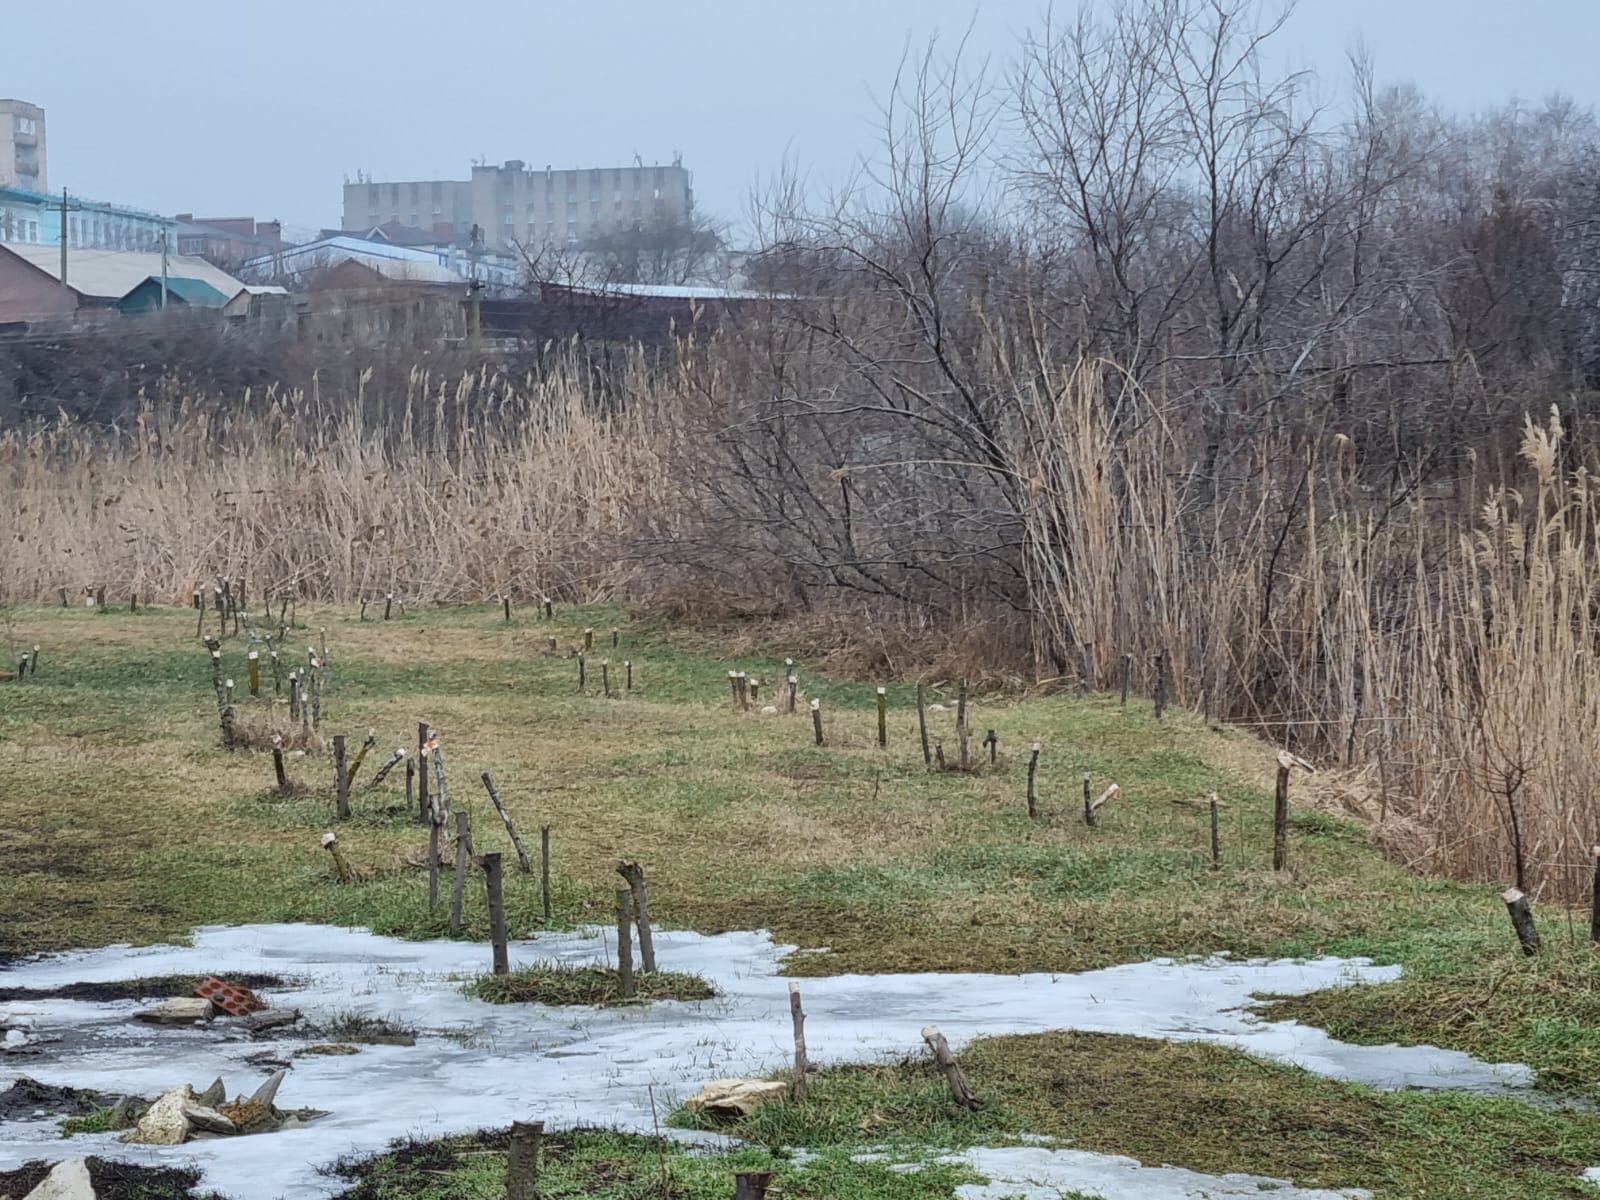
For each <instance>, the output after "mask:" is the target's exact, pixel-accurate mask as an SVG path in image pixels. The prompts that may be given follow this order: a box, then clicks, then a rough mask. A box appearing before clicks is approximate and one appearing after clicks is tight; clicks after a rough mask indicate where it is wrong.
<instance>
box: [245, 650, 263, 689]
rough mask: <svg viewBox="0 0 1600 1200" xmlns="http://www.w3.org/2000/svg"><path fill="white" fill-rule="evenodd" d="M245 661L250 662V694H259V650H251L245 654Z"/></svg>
mask: <svg viewBox="0 0 1600 1200" xmlns="http://www.w3.org/2000/svg"><path fill="white" fill-rule="evenodd" d="M245 661H246V662H247V663H249V664H250V694H251V695H252V696H259V695H261V652H260V651H259V650H252V651H250V653H249V654H247V655H245Z"/></svg>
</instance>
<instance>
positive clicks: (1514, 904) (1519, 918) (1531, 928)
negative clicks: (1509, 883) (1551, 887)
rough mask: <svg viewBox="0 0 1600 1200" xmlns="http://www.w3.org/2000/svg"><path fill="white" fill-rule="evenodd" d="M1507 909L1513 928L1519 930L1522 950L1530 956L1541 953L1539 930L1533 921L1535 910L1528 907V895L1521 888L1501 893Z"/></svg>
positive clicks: (1518, 937) (1518, 939) (1518, 934)
mask: <svg viewBox="0 0 1600 1200" xmlns="http://www.w3.org/2000/svg"><path fill="white" fill-rule="evenodd" d="M1500 899H1502V900H1504V901H1505V902H1506V911H1507V912H1508V913H1510V914H1511V928H1512V929H1514V930H1516V932H1517V941H1519V942H1521V943H1522V952H1523V953H1524V954H1526V955H1527V956H1528V957H1529V958H1532V957H1533V956H1534V955H1535V954H1538V953H1539V930H1538V928H1537V927H1536V926H1535V925H1534V923H1533V910H1532V909H1531V908H1529V907H1528V897H1527V896H1526V895H1525V894H1524V893H1523V892H1522V890H1521V889H1520V888H1510V889H1508V890H1507V891H1505V892H1503V893H1501V896H1500Z"/></svg>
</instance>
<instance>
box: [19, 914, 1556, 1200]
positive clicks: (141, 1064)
mask: <svg viewBox="0 0 1600 1200" xmlns="http://www.w3.org/2000/svg"><path fill="white" fill-rule="evenodd" d="M194 941H195V944H194V945H193V946H192V947H146V948H142V949H130V948H127V947H108V948H105V949H101V950H92V951H83V952H77V953H72V954H66V955H58V956H53V957H51V958H48V959H43V960H40V961H36V962H27V963H18V964H14V965H12V966H11V967H10V968H8V969H5V970H0V988H12V987H19V988H20V987H25V988H35V989H49V988H56V987H61V986H63V985H66V984H73V983H83V982H108V981H114V980H125V979H131V978H149V977H153V976H163V975H181V974H210V973H216V974H221V975H224V976H231V975H246V974H254V975H274V976H280V977H283V978H285V979H289V980H292V981H293V982H292V984H291V986H290V987H289V988H287V989H285V990H281V991H271V992H268V993H266V996H265V998H266V999H268V1000H269V1001H270V1003H271V1004H272V1005H274V1006H275V1007H280V1008H281V1007H295V1008H300V1009H302V1010H303V1011H304V1012H305V1014H306V1016H307V1018H308V1019H309V1020H311V1021H313V1022H315V1023H318V1024H327V1023H332V1022H333V1021H334V1020H335V1019H336V1018H338V1017H341V1016H346V1015H351V1014H356V1015H362V1016H368V1017H376V1018H384V1019H388V1020H391V1021H394V1022H397V1023H399V1024H402V1025H405V1026H409V1027H414V1028H416V1029H417V1030H418V1031H419V1033H420V1034H421V1035H422V1036H419V1038H418V1040H417V1044H416V1045H415V1046H409V1047H408V1046H367V1047H363V1048H362V1049H361V1051H360V1053H358V1054H355V1055H349V1056H317V1055H312V1056H304V1055H302V1056H300V1057H292V1056H293V1055H294V1054H295V1052H296V1051H297V1050H299V1049H302V1048H303V1047H304V1045H305V1043H304V1041H303V1039H297V1038H295V1037H293V1036H289V1037H283V1038H275V1036H274V1035H270V1034H269V1035H267V1036H265V1037H261V1038H256V1039H248V1038H246V1037H244V1036H243V1035H242V1034H240V1033H239V1032H238V1031H237V1030H235V1029H230V1023H229V1022H227V1021H222V1020H219V1021H217V1022H215V1023H213V1024H212V1025H211V1026H209V1027H204V1028H195V1027H183V1028H157V1027H149V1026H144V1025H138V1024H134V1023H132V1022H130V1021H129V1019H128V1018H129V1016H130V1015H131V1014H132V1013H133V1012H134V1011H136V1010H137V1009H138V1008H139V1007H141V1006H140V1005H139V1004H137V1003H135V1002H131V1001H106V1002H92V1001H83V1000H65V999H40V1000H28V1001H19V1002H12V1003H9V1004H6V1005H4V1006H0V1008H4V1009H6V1010H9V1011H10V1012H12V1013H13V1014H25V1015H28V1016H31V1017H32V1018H33V1020H34V1024H35V1028H36V1030H37V1031H38V1033H40V1034H41V1035H44V1036H46V1037H52V1036H53V1037H58V1038H60V1040H59V1041H58V1042H55V1043H45V1044H42V1045H40V1046H38V1047H36V1049H37V1050H38V1051H39V1052H38V1053H34V1054H19V1055H9V1056H6V1057H3V1058H0V1080H9V1079H10V1078H11V1077H14V1076H17V1075H22V1074H26V1075H29V1076H32V1077H33V1078H35V1079H38V1080H41V1081H43V1082H46V1083H57V1084H67V1085H70V1086H72V1087H76V1088H92V1089H95V1090H98V1091H103V1092H112V1093H135V1094H142V1095H145V1096H153V1095H155V1094H156V1093H158V1092H161V1091H164V1090H166V1089H168V1088H171V1087H174V1086H176V1085H178V1084H181V1083H190V1084H193V1085H195V1086H196V1087H203V1086H205V1084H207V1083H208V1082H210V1080H211V1079H213V1078H214V1077H216V1076H218V1075H221V1076H222V1077H223V1079H224V1080H225V1081H226V1083H227V1086H228V1092H229V1094H230V1095H233V1094H237V1093H240V1092H243V1093H246V1094H248V1093H249V1092H251V1091H253V1090H254V1088H255V1087H256V1085H257V1084H258V1083H260V1082H261V1080H262V1079H263V1078H264V1077H265V1075H266V1073H267V1072H266V1070H264V1069H263V1068H261V1067H259V1066H252V1065H251V1061H250V1060H254V1061H255V1062H256V1063H260V1062H262V1061H263V1060H264V1059H270V1058H274V1057H277V1058H281V1059H286V1060H292V1062H293V1069H292V1070H291V1071H290V1072H289V1076H288V1078H287V1079H286V1080H285V1081H284V1084H283V1087H282V1090H281V1091H280V1093H279V1104H280V1105H283V1106H285V1107H294V1108H301V1107H310V1108H317V1109H326V1110H328V1111H329V1112H330V1113H331V1114H332V1115H330V1116H328V1117H326V1118H324V1119H322V1120H319V1121H317V1122H315V1123H314V1124H311V1125H308V1126H305V1127H303V1128H298V1129H292V1130H287V1131H284V1132H281V1133H275V1134H268V1135H261V1136H256V1137H240V1138H227V1139H217V1140H212V1141H196V1142H190V1143H188V1144H186V1145H184V1146H181V1147H174V1148H171V1149H159V1148H151V1147H132V1146H122V1145H121V1144H120V1143H118V1142H117V1140H116V1135H112V1134H103V1135H91V1136H79V1137H76V1138H74V1139H72V1141H71V1142H67V1143H64V1142H62V1141H61V1139H60V1134H59V1130H58V1129H57V1127H56V1126H55V1124H54V1122H50V1121H12V1122H9V1123H7V1124H5V1125H0V1168H5V1167H10V1166H15V1165H17V1164H19V1163H21V1162H22V1161H24V1160H26V1159H29V1158H39V1157H50V1158H56V1157H60V1156H62V1155H63V1153H64V1152H66V1153H71V1154H91V1153H93V1154H101V1155H108V1156H117V1157H122V1158H127V1159H132V1160H137V1161H141V1162H152V1163H167V1164H171V1163H174V1162H180V1163H193V1164H195V1165H197V1166H199V1167H200V1168H202V1169H203V1170H204V1172H205V1176H206V1178H205V1184H206V1186H209V1187H214V1188H216V1189H218V1190H219V1191H222V1192H224V1193H226V1194H228V1195H230V1196H234V1197H238V1198H239V1200H258V1198H259V1200H272V1198H275V1197H279V1196H282V1197H285V1198H287V1200H302V1198H304V1200H310V1198H312V1197H323V1196H327V1195H329V1194H331V1193H332V1192H334V1191H336V1190H337V1187H336V1181H334V1180H331V1179H327V1178H324V1177H322V1176H319V1175H318V1174H317V1171H316V1166H317V1164H319V1163H326V1162H329V1161H331V1160H332V1159H334V1158H336V1157H337V1156H339V1155H341V1154H349V1153H371V1152H376V1151H379V1150H381V1149H383V1148H384V1147H385V1145H386V1144H387V1143H388V1141H389V1140H390V1139H391V1138H394V1137H398V1136H401V1135H405V1134H412V1135H423V1136H428V1135H435V1134H442V1133H449V1132H462V1131H467V1130H473V1129H479V1128H484V1127H492V1126H505V1125H508V1124H509V1123H510V1122H511V1121H512V1120H513V1119H543V1120H545V1121H546V1122H549V1123H551V1124H553V1125H575V1124H586V1125H601V1126H614V1127H617V1128H620V1129H623V1130H629V1131H634V1132H648V1131H649V1130H650V1129H651V1128H652V1127H653V1124H654V1122H653V1117H652V1112H651V1098H650V1092H651V1089H652V1088H653V1089H654V1093H655V1103H656V1107H657V1110H658V1113H659V1116H660V1117H662V1118H663V1119H664V1118H665V1116H666V1113H667V1111H668V1110H670V1109H671V1108H672V1107H673V1106H674V1104H675V1103H676V1101H677V1100H678V1099H680V1098H681V1097H683V1096H685V1095H688V1094H690V1093H692V1092H694V1091H696V1090H697V1089H698V1088H699V1086H700V1085H701V1084H702V1083H704V1082H705V1081H706V1080H708V1079H713V1078H718V1077H724V1076H734V1075H762V1074H767V1073H770V1072H771V1071H773V1070H774V1069H781V1067H782V1066H783V1065H784V1064H785V1063H786V1062H788V1061H789V1059H790V1056H791V1054H792V1049H793V1047H792V1043H791V1041H790V1037H791V1033H790V1019H789V995H788V984H789V981H788V979H787V978H784V977H780V976H779V975H777V973H776V972H777V970H778V965H779V962H780V960H781V959H782V957H783V956H784V954H785V952H786V949H787V948H786V947H783V946H779V945H775V944H773V943H772V941H771V940H770V939H769V938H768V937H767V936H766V935H764V934H759V933H731V934H722V935H717V936H712V937H707V936H702V935H699V934H693V933H674V932H658V933H657V934H656V947H657V955H658V959H659V963H660V966H661V967H662V969H663V970H675V971H686V972H693V973H697V974H700V975H703V976H705V977H706V978H707V979H708V980H710V981H711V982H712V983H713V984H714V985H715V987H716V988H717V991H718V993H719V994H718V996H717V997H716V998H715V999H712V1000H704V1001H696V1002H675V1001H661V1002H657V1003H655V1004H653V1005H650V1006H649V1007H647V1008H622V1009H606V1010H596V1009H589V1008H565V1009H555V1008H546V1007H542V1006H535V1005H529V1006H497V1005H490V1004H485V1003H483V1002H480V1001H477V1000H472V999H469V998H467V997H465V996H463V995H462V994H461V992H460V990H459V979H458V978H457V977H459V976H464V975H471V974H476V973H478V972H481V971H483V970H485V969H486V968H487V966H488V961H489V953H488V948H487V947H486V946H481V945H472V944H467V943H461V942H443V941H441V942H405V941H398V940H395V939H391V938H382V937H376V936H374V935H372V934H369V933H366V932H364V931H362V930H346V929H333V928H327V927H320V926H306V925H264V926H244V927H236V928H206V929H200V930H197V931H196V933H195V939H194ZM607 951H608V945H607V943H606V940H605V937H604V934H601V933H578V934H550V935H544V936H541V937H538V938H536V939H532V940H529V941H523V942H515V943H513V944H512V948H511V959H512V965H513V967H515V966H517V965H518V964H532V963H535V962H539V961H556V962H563V963H568V964H574V965H581V964H590V963H594V962H604V961H606V959H607V957H608V953H607ZM1398 974H1399V969H1398V968H1395V967H1373V966H1371V965H1369V964H1366V963H1364V962H1361V961H1358V960H1341V959H1317V960H1312V961H1307V962H1288V961H1278V962H1265V961H1257V962H1239V961H1233V960H1229V959H1225V958H1219V959H1212V960H1208V961H1205V962H1173V961H1170V960H1157V961H1153V962H1147V963H1137V964H1131V965H1127V966H1120V967H1112V968H1109V969H1107V970H1102V971H1092V972H1087V973H1084V974H1079V975H1037V974H1036V975H1020V976H996V975H937V974H927V975H865V976H835V977H832V978H827V979H811V978H807V979H804V980H802V981H801V992H802V996H803V998H804V1003H805V1009H806V1014H807V1022H806V1040H807V1043H808V1045H809V1048H810V1051H811V1056H812V1058H813V1059H814V1060H815V1061H816V1062H817V1063H818V1064H820V1065H822V1066H828V1065H830V1064H837V1063H870V1062H874V1061H880V1060H892V1059H899V1058H903V1057H905V1056H906V1055H907V1054H917V1053H921V1052H922V1051H923V1043H922V1039H921V1035H920V1030H921V1028H922V1027H923V1026H924V1025H928V1024H937V1025H938V1026H939V1027H940V1028H941V1029H942V1030H943V1031H944V1032H945V1034H946V1035H947V1036H948V1037H949V1038H950V1040H951V1042H952V1043H953V1044H955V1045H957V1046H958V1047H959V1045H960V1044H961V1043H963V1042H965V1041H968V1040H970V1039H972V1038H975V1037H980V1036H987V1035H994V1034H1013V1033H1038V1032H1044V1031H1048V1030H1056V1029H1076V1030H1084V1031H1090V1032H1104V1033H1126V1034H1135V1035H1139V1036H1142V1037H1161V1038H1169V1039H1173V1040H1192V1041H1205V1042H1214V1043H1217V1044H1220V1045H1224V1046H1230V1047H1233V1048H1236V1049H1239V1050H1243V1051H1246V1052H1248V1053H1251V1054H1256V1055H1260V1056H1262V1057H1265V1058H1272V1059H1277V1060H1279V1061H1283V1062H1289V1063H1294V1064H1297V1065H1299V1066H1302V1067H1305V1068H1307V1069H1309V1070H1311V1071H1315V1072H1317V1073H1319V1074H1322V1075H1328V1076H1332V1077H1334V1078H1339V1079H1349V1080H1355V1081H1359V1082H1363V1083H1368V1084H1373V1085H1375V1086H1378V1087H1384V1088H1395V1087H1438V1088H1468V1089H1475V1090H1495V1091H1499V1090H1506V1089H1512V1088H1519V1087H1523V1086H1525V1085H1526V1084H1528V1083H1529V1082H1530V1081H1531V1073H1530V1072H1529V1071H1528V1069H1527V1068H1525V1067H1521V1066H1515V1065H1492V1064H1485V1063H1481V1062H1478V1061H1476V1060H1474V1059H1472V1058H1470V1057H1468V1056H1467V1055H1464V1054H1460V1053H1457V1052H1455V1051H1447V1050H1437V1049H1432V1048H1428V1047H1417V1048H1399V1047H1393V1046H1383V1047H1365V1046H1350V1045H1346V1044H1344V1043H1341V1042H1337V1041H1334V1040H1333V1039H1332V1038H1329V1037H1328V1036H1327V1035H1326V1034H1324V1033H1322V1032H1321V1031H1320V1030H1316V1029H1311V1028H1307V1027H1304V1026H1300V1025H1296V1024H1294V1023H1293V1022H1265V1021H1262V1020H1260V1019H1258V1018H1256V1017H1254V1016H1252V1015H1251V1014H1250V1012H1249V1011H1248V1006H1249V1004H1250V996H1251V994H1252V993H1258V992H1262V993H1284V994H1297V993H1302V992H1308V991H1315V990H1318V989H1321V988H1325V987H1332V986H1337V985H1340V984H1352V983H1362V982H1382V981H1387V980H1390V979H1393V978H1395V977H1396V976H1397V975H1398ZM974 1154H975V1155H976V1156H978V1157H976V1158H974V1160H973V1161H974V1163H975V1165H978V1166H979V1167H980V1169H982V1170H983V1171H985V1173H992V1174H993V1175H994V1176H995V1177H996V1186H999V1178H1000V1177H1002V1176H1005V1177H1008V1178H1009V1177H1010V1175H1011V1172H1012V1169H1013V1168H1015V1169H1016V1170H1017V1171H1019V1172H1021V1174H1020V1175H1019V1176H1018V1177H1017V1178H1016V1179H1014V1180H1012V1184H1015V1185H1022V1184H1026V1183H1027V1180H1028V1178H1031V1176H1029V1175H1028V1174H1027V1173H1028V1172H1039V1171H1045V1170H1046V1169H1047V1168H1048V1170H1049V1172H1051V1174H1050V1176H1049V1180H1050V1181H1049V1182H1048V1183H1043V1184H1041V1185H1040V1186H1041V1187H1044V1188H1053V1189H1054V1191H1051V1190H1044V1191H1039V1192H1037V1193H1036V1194H1038V1195H1045V1196H1053V1195H1054V1194H1055V1191H1059V1190H1061V1189H1063V1188H1068V1189H1070V1188H1079V1189H1082V1190H1086V1191H1088V1192H1090V1193H1091V1194H1093V1193H1096V1192H1099V1193H1101V1194H1104V1195H1106V1196H1107V1197H1120V1196H1129V1197H1132V1196H1134V1195H1139V1196H1163V1197H1164V1196H1172V1197H1187V1196H1201V1195H1213V1196H1228V1195H1234V1194H1239V1195H1247V1194H1261V1193H1260V1190H1259V1189H1260V1186H1261V1185H1263V1184H1266V1185H1268V1186H1270V1183H1271V1181H1266V1180H1253V1179H1252V1180H1244V1179H1243V1177H1240V1180H1239V1181H1230V1180H1227V1179H1219V1178H1216V1177H1211V1176H1200V1175H1194V1174H1193V1173H1191V1172H1175V1173H1171V1174H1169V1175H1167V1176H1161V1175H1155V1174H1151V1173H1149V1172H1148V1171H1146V1170H1145V1169H1143V1168H1138V1167H1137V1165H1136V1164H1132V1163H1131V1162H1130V1160H1126V1159H1118V1158H1116V1157H1114V1156H1108V1155H1089V1154H1084V1153H1082V1152H1078V1151H1047V1150H1045V1149H1042V1148H1038V1147H1026V1148H1018V1149H1014V1150H1009V1151H1008V1150H994V1151H976V1152H974ZM1063 1155H1065V1156H1066V1157H1062V1156H1063ZM1041 1156H1046V1157H1041ZM1051 1156H1053V1157H1051ZM1074 1171H1076V1172H1077V1173H1078V1174H1077V1176H1075V1177H1074V1178H1070V1179H1069V1178H1064V1177H1063V1178H1061V1179H1060V1180H1057V1178H1056V1176H1057V1175H1058V1174H1060V1173H1062V1172H1065V1173H1066V1174H1071V1173H1072V1172H1074ZM1096 1180H1098V1181H1099V1182H1095V1181H1096ZM1012 1184H1008V1186H1012ZM1224 1186H1226V1187H1234V1188H1236V1190H1235V1191H1227V1190H1222V1189H1223V1187H1224ZM1138 1188H1142V1189H1143V1190H1130V1189H1138ZM1160 1188H1166V1189H1167V1190H1165V1191H1162V1190H1159V1189H1160ZM1118 1189H1120V1190H1118ZM1197 1189H1198V1190H1197ZM1252 1189H1256V1190H1254V1191H1252ZM1016 1191H1017V1187H1016V1186H1012V1191H1011V1192H1009V1193H1008V1192H1005V1191H1004V1190H1000V1191H994V1190H989V1191H972V1192H970V1193H969V1195H970V1196H971V1197H972V1198H973V1200H979V1198H981V1197H988V1196H996V1195H1008V1194H1015V1193H1016ZM1272 1194H1275V1195H1278V1196H1283V1197H1286V1198H1287V1197H1301V1198H1303V1200H1319V1198H1324V1197H1331V1196H1335V1195H1339V1194H1341V1193H1333V1192H1326V1191H1297V1190H1295V1189H1292V1188H1283V1189H1281V1190H1278V1191H1276V1192H1274V1193H1272ZM1349 1194H1352V1195H1353V1194H1355V1193H1349Z"/></svg>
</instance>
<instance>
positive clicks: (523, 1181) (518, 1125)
mask: <svg viewBox="0 0 1600 1200" xmlns="http://www.w3.org/2000/svg"><path fill="white" fill-rule="evenodd" d="M545 603H546V604H549V601H548V600H547V601H545ZM543 1140H544V1122H543V1121H513V1122H511V1151H510V1153H509V1154H508V1155H507V1156H506V1200H538V1196H539V1143H540V1142H542V1141H543Z"/></svg>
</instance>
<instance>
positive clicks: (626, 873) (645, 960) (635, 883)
mask: <svg viewBox="0 0 1600 1200" xmlns="http://www.w3.org/2000/svg"><path fill="white" fill-rule="evenodd" d="M617 874H618V875H621V876H622V877H623V879H625V880H627V881H628V891H629V892H631V893H632V894H633V917H634V920H635V922H636V923H637V924H638V926H639V969H640V970H641V971H645V972H650V971H654V970H655V969H656V941H655V936H654V935H653V934H652V933H651V932H650V903H649V900H648V899H647V898H646V896H645V887H644V868H643V867H641V866H640V865H639V864H638V863H636V862H634V861H633V860H632V859H627V858H619V859H617Z"/></svg>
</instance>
